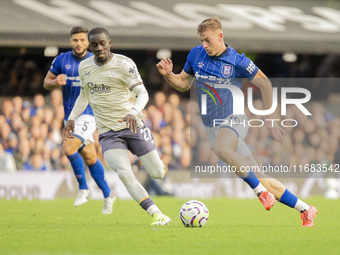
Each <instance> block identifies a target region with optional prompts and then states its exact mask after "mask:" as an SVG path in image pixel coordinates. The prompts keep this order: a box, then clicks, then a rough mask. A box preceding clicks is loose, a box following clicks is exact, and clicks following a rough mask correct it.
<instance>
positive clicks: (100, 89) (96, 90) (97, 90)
mask: <svg viewBox="0 0 340 255" xmlns="http://www.w3.org/2000/svg"><path fill="white" fill-rule="evenodd" d="M87 86H88V87H89V89H90V93H91V94H103V93H110V92H111V88H110V87H109V86H107V85H105V84H94V83H92V82H88V83H87Z"/></svg>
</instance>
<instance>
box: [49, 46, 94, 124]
mask: <svg viewBox="0 0 340 255" xmlns="http://www.w3.org/2000/svg"><path fill="white" fill-rule="evenodd" d="M92 55H93V54H92V53H91V52H87V54H86V55H85V56H84V57H83V58H78V57H76V56H74V55H73V54H72V51H68V52H65V53H61V54H60V55H58V56H57V57H56V58H55V59H54V60H53V62H52V64H51V67H50V72H51V73H53V74H54V75H59V74H65V76H66V85H64V86H61V87H62V90H63V105H64V112H65V117H64V119H65V120H67V119H68V116H69V115H70V113H71V111H72V109H73V106H74V104H75V102H76V100H77V97H78V96H79V94H80V79H79V72H78V66H79V63H80V62H81V61H82V60H84V59H86V58H88V57H90V56H92ZM83 114H90V115H93V111H92V108H91V106H90V105H88V106H87V108H86V109H85V111H84V112H83Z"/></svg>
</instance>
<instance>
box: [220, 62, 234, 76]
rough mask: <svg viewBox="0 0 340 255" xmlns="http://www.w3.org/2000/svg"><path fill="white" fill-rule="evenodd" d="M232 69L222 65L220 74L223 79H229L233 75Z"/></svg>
mask: <svg viewBox="0 0 340 255" xmlns="http://www.w3.org/2000/svg"><path fill="white" fill-rule="evenodd" d="M233 71H234V68H233V66H232V65H223V66H222V74H223V76H224V77H229V76H231V75H232V74H233Z"/></svg>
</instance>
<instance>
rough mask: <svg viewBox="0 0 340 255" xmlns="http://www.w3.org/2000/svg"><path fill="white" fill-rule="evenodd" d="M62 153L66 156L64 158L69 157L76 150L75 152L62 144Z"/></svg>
mask: <svg viewBox="0 0 340 255" xmlns="http://www.w3.org/2000/svg"><path fill="white" fill-rule="evenodd" d="M63 151H64V153H65V154H66V156H71V155H73V154H74V153H76V152H77V150H75V149H74V148H72V147H70V146H67V145H65V144H63Z"/></svg>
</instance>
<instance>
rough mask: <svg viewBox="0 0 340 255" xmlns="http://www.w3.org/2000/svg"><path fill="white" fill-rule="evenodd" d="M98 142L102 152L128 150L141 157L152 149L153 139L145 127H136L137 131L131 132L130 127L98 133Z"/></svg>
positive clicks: (153, 148)
mask: <svg viewBox="0 0 340 255" xmlns="http://www.w3.org/2000/svg"><path fill="white" fill-rule="evenodd" d="M99 144H100V146H101V147H102V151H103V154H104V153H105V152H106V151H108V150H112V149H123V150H130V151H131V153H132V154H134V155H136V156H137V157H141V156H143V155H145V154H147V153H149V152H151V151H153V150H155V149H156V147H155V140H154V139H153V136H152V134H151V131H150V129H149V128H147V127H145V126H144V127H143V128H139V127H137V133H131V131H130V129H127V128H125V129H122V130H119V131H116V132H115V131H112V130H110V131H107V132H105V133H103V134H100V135H99Z"/></svg>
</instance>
